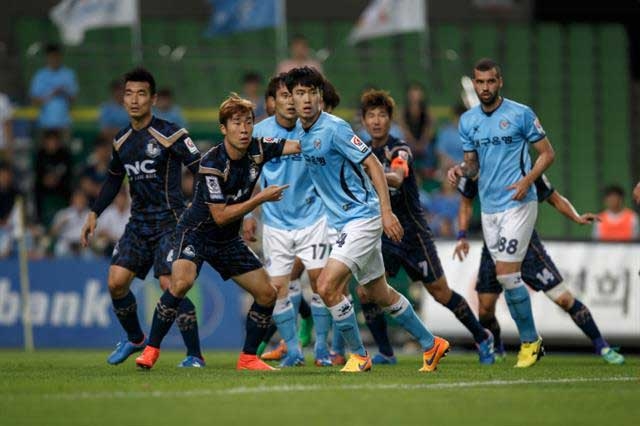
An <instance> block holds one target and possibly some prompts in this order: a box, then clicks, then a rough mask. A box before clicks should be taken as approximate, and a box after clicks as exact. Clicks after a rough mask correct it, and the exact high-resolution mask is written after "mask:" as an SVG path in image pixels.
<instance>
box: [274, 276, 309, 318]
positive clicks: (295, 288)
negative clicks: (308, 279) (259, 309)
mask: <svg viewBox="0 0 640 426" xmlns="http://www.w3.org/2000/svg"><path fill="white" fill-rule="evenodd" d="M289 299H290V300H291V303H292V304H293V312H294V313H295V316H296V317H297V316H298V311H299V310H300V303H302V288H301V287H300V280H293V281H290V282H289ZM274 312H275V311H274Z"/></svg>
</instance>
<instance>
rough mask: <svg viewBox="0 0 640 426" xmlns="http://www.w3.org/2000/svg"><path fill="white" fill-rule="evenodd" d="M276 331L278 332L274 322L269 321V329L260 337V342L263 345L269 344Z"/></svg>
mask: <svg viewBox="0 0 640 426" xmlns="http://www.w3.org/2000/svg"><path fill="white" fill-rule="evenodd" d="M276 331H278V326H276V323H275V322H273V321H271V324H269V328H267V332H266V333H264V336H263V337H262V341H263V342H265V343H269V341H270V340H271V338H272V337H273V335H274V334H276Z"/></svg>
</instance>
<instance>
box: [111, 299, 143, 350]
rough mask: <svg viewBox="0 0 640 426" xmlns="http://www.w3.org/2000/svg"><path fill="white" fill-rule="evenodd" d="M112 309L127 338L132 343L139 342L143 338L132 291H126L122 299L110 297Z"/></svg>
mask: <svg viewBox="0 0 640 426" xmlns="http://www.w3.org/2000/svg"><path fill="white" fill-rule="evenodd" d="M111 303H113V311H114V312H115V314H116V317H118V321H120V324H121V325H122V328H124V331H126V333H127V339H129V341H130V342H133V343H140V342H141V341H142V339H144V333H143V332H142V328H141V327H140V321H139V320H138V304H137V303H136V296H134V295H133V293H132V292H129V293H127V295H126V296H124V297H123V298H122V299H113V298H112V299H111Z"/></svg>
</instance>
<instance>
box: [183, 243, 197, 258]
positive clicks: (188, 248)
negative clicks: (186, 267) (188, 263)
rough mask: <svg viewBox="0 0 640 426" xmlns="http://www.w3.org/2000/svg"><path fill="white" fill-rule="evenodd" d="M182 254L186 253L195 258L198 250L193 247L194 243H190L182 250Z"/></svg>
mask: <svg viewBox="0 0 640 426" xmlns="http://www.w3.org/2000/svg"><path fill="white" fill-rule="evenodd" d="M182 254H184V255H185V256H187V257H192V258H193V257H196V250H195V249H194V248H193V246H192V245H188V246H186V247H185V248H184V249H183V250H182Z"/></svg>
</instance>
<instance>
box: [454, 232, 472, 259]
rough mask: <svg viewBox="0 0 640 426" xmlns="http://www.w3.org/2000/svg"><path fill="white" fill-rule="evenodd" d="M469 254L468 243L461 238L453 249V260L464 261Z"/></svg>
mask: <svg viewBox="0 0 640 426" xmlns="http://www.w3.org/2000/svg"><path fill="white" fill-rule="evenodd" d="M468 254H469V242H468V241H467V240H466V238H461V239H459V240H458V244H456V248H455V249H453V258H454V259H455V258H456V257H457V258H458V259H459V260H460V262H462V261H464V259H465V258H466V257H467V255H468Z"/></svg>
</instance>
